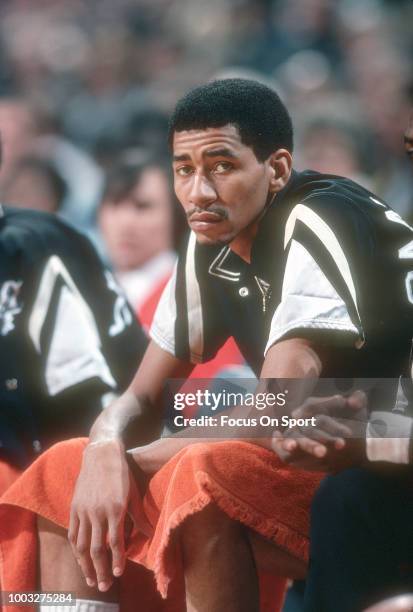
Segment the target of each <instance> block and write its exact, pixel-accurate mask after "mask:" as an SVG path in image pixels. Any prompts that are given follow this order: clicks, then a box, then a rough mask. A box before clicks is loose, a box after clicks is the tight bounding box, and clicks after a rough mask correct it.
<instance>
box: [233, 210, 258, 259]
mask: <svg viewBox="0 0 413 612" xmlns="http://www.w3.org/2000/svg"><path fill="white" fill-rule="evenodd" d="M258 224H259V220H256V221H254V222H253V223H251V225H248V227H246V228H245V229H243V230H242V232H240V233H239V234H238V235H237V236H236V237H235V238H234V240H233V241H232V242H230V244H229V248H230V249H231V251H233V252H234V253H236V254H237V255H238V257H241V259H243V260H244V261H246V262H247V263H251V249H252V245H253V242H254V238H255V236H256V235H257V231H258Z"/></svg>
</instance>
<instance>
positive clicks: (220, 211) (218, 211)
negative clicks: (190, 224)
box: [185, 205, 228, 221]
mask: <svg viewBox="0 0 413 612" xmlns="http://www.w3.org/2000/svg"><path fill="white" fill-rule="evenodd" d="M195 213H198V214H201V213H213V214H215V215H219V216H220V217H222V219H228V211H227V210H226V209H225V208H224V207H223V206H213V205H212V206H208V208H199V207H198V206H194V208H191V209H190V210H188V211H186V213H185V214H186V218H187V220H188V221H189V220H190V219H191V217H192V215H194V214H195Z"/></svg>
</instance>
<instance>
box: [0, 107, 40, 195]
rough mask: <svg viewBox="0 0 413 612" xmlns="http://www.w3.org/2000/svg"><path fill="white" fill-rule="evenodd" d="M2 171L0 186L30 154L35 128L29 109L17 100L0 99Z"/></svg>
mask: <svg viewBox="0 0 413 612" xmlns="http://www.w3.org/2000/svg"><path fill="white" fill-rule="evenodd" d="M0 132H1V145H2V169H1V174H0V185H1V184H4V182H5V181H7V180H8V178H9V174H10V172H11V171H12V169H13V168H14V166H15V165H16V164H17V163H18V162H19V161H20V159H21V158H22V157H24V156H25V155H27V154H28V153H29V152H30V149H31V147H32V145H33V142H34V139H35V138H36V136H37V128H36V121H35V117H34V114H33V112H32V110H31V109H30V107H29V106H28V105H27V104H26V103H25V102H24V101H23V100H21V99H19V98H0Z"/></svg>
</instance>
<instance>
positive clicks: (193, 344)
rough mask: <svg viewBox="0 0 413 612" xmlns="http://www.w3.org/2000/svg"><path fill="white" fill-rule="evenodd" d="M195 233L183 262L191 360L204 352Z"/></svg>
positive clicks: (190, 239) (192, 234)
mask: <svg viewBox="0 0 413 612" xmlns="http://www.w3.org/2000/svg"><path fill="white" fill-rule="evenodd" d="M195 246H196V234H195V233H194V232H191V235H190V237H189V242H188V250H187V253H186V264H185V282H186V299H187V304H188V339H189V348H190V352H191V361H192V360H193V359H194V358H195V360H197V359H202V356H203V354H204V324H203V319H202V303H201V290H200V288H199V283H198V279H197V277H196V270H195Z"/></svg>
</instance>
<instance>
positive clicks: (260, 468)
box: [0, 439, 320, 612]
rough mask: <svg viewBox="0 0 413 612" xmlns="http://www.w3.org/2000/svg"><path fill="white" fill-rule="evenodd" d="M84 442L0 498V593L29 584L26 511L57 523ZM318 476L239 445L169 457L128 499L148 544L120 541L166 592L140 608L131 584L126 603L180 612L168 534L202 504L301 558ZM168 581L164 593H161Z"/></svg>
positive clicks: (46, 460) (30, 539)
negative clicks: (145, 527)
mask: <svg viewBox="0 0 413 612" xmlns="http://www.w3.org/2000/svg"><path fill="white" fill-rule="evenodd" d="M85 443H86V440H84V439H82V440H69V441H66V442H62V443H60V444H57V445H56V446H54V447H52V448H51V449H50V450H49V451H47V452H46V453H44V455H42V456H41V457H40V458H39V459H38V460H37V461H36V462H35V463H34V464H33V465H31V466H30V467H29V468H28V469H27V470H26V471H25V472H24V473H23V474H22V476H21V477H20V478H19V479H18V480H17V481H16V482H15V483H14V484H13V485H12V486H11V487H10V488H9V489H8V491H7V492H6V493H5V494H4V496H3V497H2V498H1V504H0V564H1V565H0V570H1V574H0V578H1V581H2V585H3V586H2V588H3V590H6V591H12V590H30V589H32V590H33V589H34V588H35V570H34V568H35V566H36V565H35V562H36V543H35V540H36V537H35V535H36V534H35V520H34V515H33V513H37V514H40V515H42V516H44V517H45V518H47V519H49V520H51V521H53V522H55V523H56V524H58V525H60V526H62V527H67V525H68V521H69V508H70V500H71V498H72V494H73V488H74V484H75V482H76V478H77V475H78V472H79V469H80V463H81V455H82V450H83V448H84V445H85ZM63 475H64V477H63ZM319 480H320V476H319V475H315V474H311V473H308V472H302V471H298V470H294V469H291V468H289V467H287V466H286V465H284V464H282V462H281V461H280V460H279V459H278V458H277V456H276V455H275V454H274V453H271V452H269V451H267V450H265V449H262V448H258V447H256V446H253V445H251V444H247V443H245V442H238V441H231V442H219V443H214V444H205V443H203V444H195V445H193V446H190V447H188V448H186V449H184V450H182V451H181V452H179V453H178V454H177V455H176V456H175V457H174V458H173V459H171V461H169V462H168V463H167V464H166V465H165V466H164V467H163V468H162V469H161V470H160V471H159V472H158V473H157V474H156V475H155V476H154V477H153V478H152V480H151V481H150V483H149V486H148V489H147V491H146V494H145V497H144V499H143V502H141V501H140V500H139V499H138V496H137V493H136V492H135V493H134V494H133V496H132V499H131V511H132V514H133V515H134V516H135V517H137V522H138V523H139V515H141V516H142V512H143V513H144V515H145V517H146V519H147V520H148V521H149V523H150V525H151V526H152V529H153V533H152V537H151V538H150V539H148V538H147V537H146V536H144V535H143V534H138V535H136V536H135V537H134V538H133V540H132V541H131V542H130V546H129V548H128V557H129V559H131V560H132V561H134V562H136V563H139V564H142V565H144V566H145V567H147V568H148V569H150V570H151V571H152V572H153V573H154V575H155V580H156V584H157V588H158V590H159V592H160V593H161V595H162V596H163V597H166V596H167V595H168V599H167V600H166V601H165V600H164V601H161V600H160V598H159V599H158V600H157V603H156V604H153V605H158V604H159V606H160V607H153V605H151V607H145V606H144V605H142V596H141V594H139V593H138V587H137V586H135V597H136V599H135V601H134V604H135V606H136V602H137V601H139V604H140V608H141V609H142V610H150V612H158V609H159V610H164V611H165V612H182V610H184V609H185V608H184V605H183V603H182V599H180V597H182V590H181V587H182V572H181V566H180V556H179V550H178V548H177V545H176V543H175V540H174V538H172V537H171V536H172V534H173V532H174V530H175V529H176V528H177V527H178V526H179V525H180V524H181V523H182V522H183V521H184V520H185V519H186V518H187V517H188V516H190V515H191V514H193V513H195V512H197V511H200V510H201V509H202V508H204V507H205V506H206V505H207V504H208V503H210V502H211V501H214V502H215V503H216V504H217V505H218V506H219V507H220V508H221V509H222V510H223V511H224V512H226V513H227V514H228V515H229V516H231V517H232V518H234V519H236V520H238V521H241V522H242V523H244V524H245V525H247V526H248V527H250V528H251V529H255V530H256V531H257V532H258V533H260V534H261V535H263V536H265V537H267V538H268V539H270V540H272V541H274V542H276V543H277V544H278V545H279V546H281V547H283V548H285V549H286V550H287V551H289V552H291V553H292V554H293V555H295V556H297V557H299V558H302V559H306V557H307V544H308V542H307V533H308V514H309V513H308V510H309V504H310V501H311V498H312V495H313V492H314V490H315V488H316V487H317V486H318V483H319ZM16 506H17V507H18V508H16ZM145 580H146V581H147V577H146V576H145ZM265 583H266V585H267V586H266V589H268V587H269V586H272V588H273V598H270V599H272V600H273V604H272V606H271V607H267V606H266V605H265V606H264V605H262V606H261V609H262V611H263V612H264V610H265V612H267V611H268V612H270V610H271V612H274V610H277V609H279V606H280V605H281V601H282V597H283V592H284V587H285V581H283V580H280V579H278V580H277V578H275V577H272V579H271V581H269V580H268V578H267V579H266V580H265ZM170 584H171V587H172V589H170V590H169V591H168V587H169V585H170ZM266 589H264V591H266ZM121 590H122V589H121ZM125 590H126V589H125ZM170 591H172V593H170ZM152 595H153V594H152ZM155 595H156V594H155ZM267 595H268V593H266V592H263V599H266V600H268V596H267ZM170 597H172V598H173V599H174V601H172V599H170ZM277 598H278V601H276V599H277ZM179 599H180V603H178V600H179ZM122 602H123V599H122ZM121 605H122V603H121ZM164 605H165V607H163V606H164ZM277 606H278V607H277ZM122 609H123V605H122ZM125 609H126V606H125ZM6 610H7V608H6ZM25 610H26V611H27V610H28V608H27V607H26V608H25ZM10 612H17V610H16V607H14V608H13V609H11V608H10Z"/></svg>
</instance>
